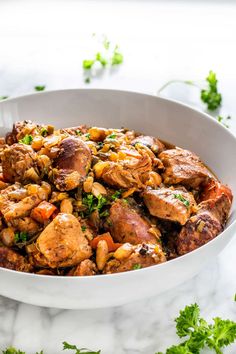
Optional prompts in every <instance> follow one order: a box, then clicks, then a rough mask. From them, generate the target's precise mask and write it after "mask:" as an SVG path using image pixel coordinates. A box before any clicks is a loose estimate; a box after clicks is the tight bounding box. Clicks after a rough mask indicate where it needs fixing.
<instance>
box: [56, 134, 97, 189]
mask: <svg viewBox="0 0 236 354" xmlns="http://www.w3.org/2000/svg"><path fill="white" fill-rule="evenodd" d="M91 160H92V156H91V152H90V149H89V147H88V146H87V145H86V144H85V142H84V141H83V140H81V139H79V138H76V137H73V136H71V137H69V138H66V139H64V140H63V141H62V142H61V144H60V152H59V155H58V157H57V158H56V159H55V160H54V167H55V170H54V174H53V179H54V183H55V185H56V187H57V188H58V189H59V190H61V191H68V190H71V189H74V188H76V187H78V185H79V184H80V182H81V181H82V180H83V178H84V177H85V176H86V175H87V173H88V170H89V168H90V165H91Z"/></svg>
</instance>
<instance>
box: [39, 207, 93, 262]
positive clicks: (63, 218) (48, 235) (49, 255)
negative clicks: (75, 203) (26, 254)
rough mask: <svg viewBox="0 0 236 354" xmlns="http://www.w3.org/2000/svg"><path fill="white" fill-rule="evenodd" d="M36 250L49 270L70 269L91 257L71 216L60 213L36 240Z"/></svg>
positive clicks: (75, 220) (85, 240)
mask: <svg viewBox="0 0 236 354" xmlns="http://www.w3.org/2000/svg"><path fill="white" fill-rule="evenodd" d="M36 245H37V248H38V250H39V251H40V252H41V253H42V255H43V256H44V257H45V259H46V261H47V263H48V266H49V267H50V268H59V267H72V266H74V265H77V264H78V263H80V262H81V261H83V260H84V259H87V258H89V257H90V256H91V254H92V251H91V247H90V246H89V245H88V241H87V239H86V238H85V236H84V235H83V232H82V231H81V227H80V223H79V221H78V220H77V219H76V217H75V216H73V215H71V214H65V213H60V214H58V215H57V216H56V217H55V218H54V219H53V221H52V222H51V223H50V224H49V225H48V226H47V227H46V228H45V229H44V230H43V232H42V233H41V234H40V236H39V237H38V239H37V243H36Z"/></svg>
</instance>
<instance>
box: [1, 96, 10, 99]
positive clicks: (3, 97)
mask: <svg viewBox="0 0 236 354" xmlns="http://www.w3.org/2000/svg"><path fill="white" fill-rule="evenodd" d="M8 97H9V96H0V100H6V99H7V98H8Z"/></svg>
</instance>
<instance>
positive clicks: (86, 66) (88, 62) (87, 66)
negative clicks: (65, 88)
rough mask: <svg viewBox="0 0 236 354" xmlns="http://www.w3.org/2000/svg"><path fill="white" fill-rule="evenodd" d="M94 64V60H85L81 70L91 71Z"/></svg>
mask: <svg viewBox="0 0 236 354" xmlns="http://www.w3.org/2000/svg"><path fill="white" fill-rule="evenodd" d="M94 63H95V60H87V59H85V60H83V64H82V66H83V69H85V70H89V69H91V68H92V66H93V64H94Z"/></svg>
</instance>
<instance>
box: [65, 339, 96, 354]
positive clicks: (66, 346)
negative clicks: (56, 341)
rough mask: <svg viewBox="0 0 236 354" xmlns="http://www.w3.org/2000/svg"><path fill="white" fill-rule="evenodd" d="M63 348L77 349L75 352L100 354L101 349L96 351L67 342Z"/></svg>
mask: <svg viewBox="0 0 236 354" xmlns="http://www.w3.org/2000/svg"><path fill="white" fill-rule="evenodd" d="M63 350H75V352H74V354H100V353H101V350H98V351H97V352H94V351H92V350H90V349H87V348H80V349H79V348H78V347H77V346H76V345H72V344H69V343H67V342H63Z"/></svg>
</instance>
